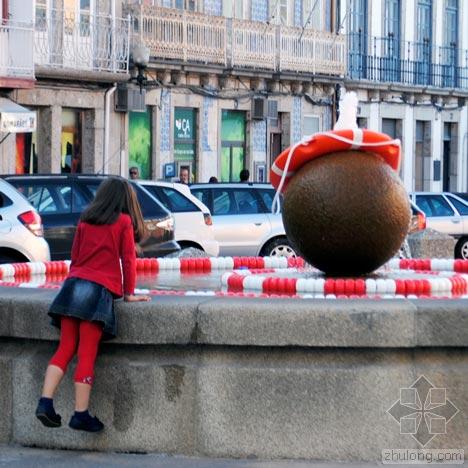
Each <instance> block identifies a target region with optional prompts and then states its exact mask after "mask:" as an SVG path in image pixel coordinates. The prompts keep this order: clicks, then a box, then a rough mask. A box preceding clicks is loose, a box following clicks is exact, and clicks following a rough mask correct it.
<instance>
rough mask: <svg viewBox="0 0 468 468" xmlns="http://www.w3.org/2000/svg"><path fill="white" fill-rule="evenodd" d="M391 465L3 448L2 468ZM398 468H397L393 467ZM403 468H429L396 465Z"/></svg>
mask: <svg viewBox="0 0 468 468" xmlns="http://www.w3.org/2000/svg"><path fill="white" fill-rule="evenodd" d="M382 466H388V465H382V464H380V463H332V462H313V461H296V460H281V461H268V460H267V461H265V460H227V459H213V458H193V457H182V456H170V455H160V454H142V455H134V454H124V453H102V452H79V451H72V450H70V451H68V450H45V449H35V448H25V447H12V446H8V447H6V446H2V445H0V467H2V468H3V467H18V468H54V467H57V468H58V467H60V468H63V467H66V468H85V467H86V468H90V467H92V468H108V467H129V468H147V467H148V468H231V467H233V468H240V467H243V468H250V467H253V468H289V467H291V468H374V467H382ZM394 466H395V465H394ZM397 466H398V467H400V468H405V467H406V468H409V467H415V466H428V465H397ZM438 466H440V467H449V466H450V467H461V466H463V467H465V468H468V463H467V462H465V464H464V465H438Z"/></svg>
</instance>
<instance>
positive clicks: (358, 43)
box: [349, 0, 368, 78]
mask: <svg viewBox="0 0 468 468" xmlns="http://www.w3.org/2000/svg"><path fill="white" fill-rule="evenodd" d="M350 1H351V5H350V10H349V14H350V27H349V72H350V75H351V78H366V77H367V40H368V38H367V0H350Z"/></svg>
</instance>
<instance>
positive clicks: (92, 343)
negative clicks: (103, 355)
mask: <svg viewBox="0 0 468 468" xmlns="http://www.w3.org/2000/svg"><path fill="white" fill-rule="evenodd" d="M101 336H102V325H99V324H97V323H96V322H87V321H86V320H80V319H77V318H75V317H65V316H63V317H62V318H61V331H60V343H59V347H58V349H57V351H56V353H55V354H54V355H53V357H52V359H51V360H50V362H49V365H50V364H52V365H54V366H57V367H60V369H62V370H63V372H64V373H65V372H66V371H67V366H68V363H69V362H70V361H71V359H72V358H73V356H74V355H75V353H77V355H78V365H77V366H76V371H75V382H78V383H85V384H89V385H92V384H93V380H94V362H95V361H96V356H97V352H98V347H99V341H100V340H101ZM77 348H78V351H77Z"/></svg>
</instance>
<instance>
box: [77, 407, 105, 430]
mask: <svg viewBox="0 0 468 468" xmlns="http://www.w3.org/2000/svg"><path fill="white" fill-rule="evenodd" d="M68 426H69V427H71V428H72V429H75V430H77V431H86V432H101V431H102V430H103V429H104V424H102V422H101V421H99V419H98V418H97V417H96V416H91V415H90V414H89V413H88V412H86V413H81V414H80V415H79V416H77V415H76V413H75V414H74V415H73V416H72V417H71V419H70V423H69V424H68Z"/></svg>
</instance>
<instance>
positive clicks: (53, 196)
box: [15, 182, 72, 214]
mask: <svg viewBox="0 0 468 468" xmlns="http://www.w3.org/2000/svg"><path fill="white" fill-rule="evenodd" d="M15 187H16V188H17V189H18V190H19V191H20V192H21V193H22V194H23V195H24V196H25V197H26V198H27V199H28V201H29V203H31V205H32V206H34V208H35V209H36V210H37V211H38V212H39V213H41V214H65V213H71V204H72V199H71V197H72V190H71V186H70V185H68V184H40V185H39V184H37V183H35V184H31V183H27V182H24V183H23V182H17V183H15Z"/></svg>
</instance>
